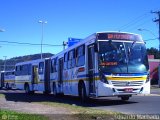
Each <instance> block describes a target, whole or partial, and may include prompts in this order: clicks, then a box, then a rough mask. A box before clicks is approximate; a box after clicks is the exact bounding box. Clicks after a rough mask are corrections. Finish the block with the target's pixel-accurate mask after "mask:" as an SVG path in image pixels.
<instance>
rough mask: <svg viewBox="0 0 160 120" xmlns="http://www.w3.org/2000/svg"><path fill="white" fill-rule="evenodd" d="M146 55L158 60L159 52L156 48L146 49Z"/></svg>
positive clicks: (159, 57)
mask: <svg viewBox="0 0 160 120" xmlns="http://www.w3.org/2000/svg"><path fill="white" fill-rule="evenodd" d="M147 53H148V55H154V58H155V59H160V52H159V51H158V49H156V48H153V47H151V48H148V49H147Z"/></svg>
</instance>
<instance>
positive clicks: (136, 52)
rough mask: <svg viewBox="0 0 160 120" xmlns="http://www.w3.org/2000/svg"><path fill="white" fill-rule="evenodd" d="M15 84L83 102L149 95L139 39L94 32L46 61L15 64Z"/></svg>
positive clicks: (145, 67)
mask: <svg viewBox="0 0 160 120" xmlns="http://www.w3.org/2000/svg"><path fill="white" fill-rule="evenodd" d="M15 79H16V80H15V83H16V86H17V87H18V88H20V89H25V91H26V92H27V93H29V92H31V91H35V90H39V91H44V92H47V93H51V92H52V93H53V94H55V95H58V94H64V95H72V96H79V97H80V98H81V100H82V101H84V100H86V98H99V97H107V96H117V97H120V98H121V99H122V100H128V99H129V98H130V97H131V96H132V95H136V94H149V93H150V79H149V65H148V58H147V51H146V47H145V43H144V41H143V40H142V37H141V36H140V35H137V34H132V33H124V32H97V33H94V34H92V35H90V36H89V37H87V38H86V39H84V40H81V41H80V42H78V43H76V44H74V45H72V46H71V47H68V48H67V49H65V50H64V51H62V52H60V53H58V54H56V55H54V56H52V57H51V58H49V59H42V60H34V61H28V62H22V63H17V64H16V71H15Z"/></svg>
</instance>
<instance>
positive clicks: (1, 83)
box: [0, 70, 15, 89]
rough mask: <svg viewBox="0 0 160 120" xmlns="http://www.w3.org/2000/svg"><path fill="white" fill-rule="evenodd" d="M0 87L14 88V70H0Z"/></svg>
mask: <svg viewBox="0 0 160 120" xmlns="http://www.w3.org/2000/svg"><path fill="white" fill-rule="evenodd" d="M0 88H6V89H12V88H15V71H14V70H10V71H1V72H0Z"/></svg>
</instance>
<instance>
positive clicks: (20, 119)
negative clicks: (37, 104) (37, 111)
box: [0, 109, 48, 120]
mask: <svg viewBox="0 0 160 120" xmlns="http://www.w3.org/2000/svg"><path fill="white" fill-rule="evenodd" d="M0 120H48V117H46V116H43V115H34V114H27V113H20V112H15V111H11V110H1V109H0Z"/></svg>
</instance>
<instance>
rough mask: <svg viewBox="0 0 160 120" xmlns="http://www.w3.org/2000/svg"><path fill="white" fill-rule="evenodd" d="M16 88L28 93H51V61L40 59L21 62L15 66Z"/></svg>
mask: <svg viewBox="0 0 160 120" xmlns="http://www.w3.org/2000/svg"><path fill="white" fill-rule="evenodd" d="M15 68H16V69H15V84H16V88H18V89H23V90H25V91H26V93H34V92H35V91H43V92H45V93H50V91H51V90H50V87H49V86H50V83H49V81H50V78H49V73H50V72H49V70H50V60H49V59H38V60H31V61H26V62H20V63H17V64H16V65H15Z"/></svg>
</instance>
